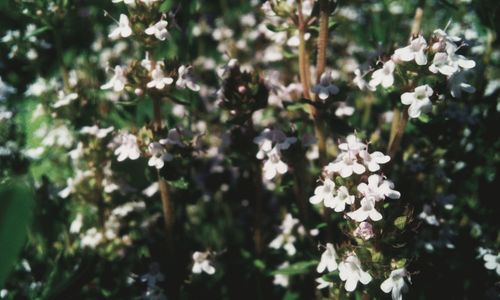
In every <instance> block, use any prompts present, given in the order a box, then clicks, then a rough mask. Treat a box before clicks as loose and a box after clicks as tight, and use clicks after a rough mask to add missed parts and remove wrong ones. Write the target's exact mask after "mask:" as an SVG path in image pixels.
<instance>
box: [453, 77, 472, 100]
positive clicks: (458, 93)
mask: <svg viewBox="0 0 500 300" xmlns="http://www.w3.org/2000/svg"><path fill="white" fill-rule="evenodd" d="M448 86H449V87H450V93H451V96H452V97H453V98H460V97H462V91H464V92H466V93H469V94H472V93H474V92H475V91H476V89H475V88H474V87H473V86H472V85H470V84H468V83H465V72H456V73H454V74H453V75H451V76H450V77H449V78H448Z"/></svg>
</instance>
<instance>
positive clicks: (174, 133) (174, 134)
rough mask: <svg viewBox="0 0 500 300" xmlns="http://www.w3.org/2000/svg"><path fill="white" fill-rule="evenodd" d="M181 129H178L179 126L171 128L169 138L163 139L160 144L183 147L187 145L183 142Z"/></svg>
mask: <svg viewBox="0 0 500 300" xmlns="http://www.w3.org/2000/svg"><path fill="white" fill-rule="evenodd" d="M180 131H181V130H180V129H177V128H172V129H170V130H169V131H168V135H167V138H166V139H161V140H160V144H162V145H176V146H179V147H181V148H184V147H186V145H184V144H183V143H182V140H181V135H180Z"/></svg>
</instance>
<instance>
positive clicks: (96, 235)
mask: <svg viewBox="0 0 500 300" xmlns="http://www.w3.org/2000/svg"><path fill="white" fill-rule="evenodd" d="M102 240H103V235H102V233H101V232H100V231H98V230H97V229H96V228H95V227H93V228H90V229H89V230H87V231H86V232H85V234H84V235H83V237H82V238H81V242H80V245H81V246H82V248H87V247H88V248H92V249H93V248H95V247H97V245H99V244H100V243H101V242H102Z"/></svg>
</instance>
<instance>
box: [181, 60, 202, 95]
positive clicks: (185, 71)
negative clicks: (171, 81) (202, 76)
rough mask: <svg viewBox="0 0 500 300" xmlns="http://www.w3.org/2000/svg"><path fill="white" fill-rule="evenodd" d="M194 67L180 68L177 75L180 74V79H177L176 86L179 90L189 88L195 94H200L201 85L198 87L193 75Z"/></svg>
mask: <svg viewBox="0 0 500 300" xmlns="http://www.w3.org/2000/svg"><path fill="white" fill-rule="evenodd" d="M192 69H193V67H191V66H184V65H182V66H180V67H179V70H178V71H177V73H178V74H179V77H178V78H177V82H176V83H175V85H176V86H177V87H178V88H183V89H184V88H186V87H187V88H188V89H190V90H192V91H194V92H198V91H199V90H200V85H198V84H197V83H196V82H195V81H194V79H193V76H192V74H191V71H192Z"/></svg>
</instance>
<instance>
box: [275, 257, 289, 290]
mask: <svg viewBox="0 0 500 300" xmlns="http://www.w3.org/2000/svg"><path fill="white" fill-rule="evenodd" d="M288 266H290V264H289V263H288V262H287V261H285V262H284V263H282V264H281V265H279V266H278V270H280V269H284V268H287V267H288ZM289 283H290V276H288V275H285V274H280V273H277V274H274V279H273V284H274V285H280V286H282V287H288V284H289Z"/></svg>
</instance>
